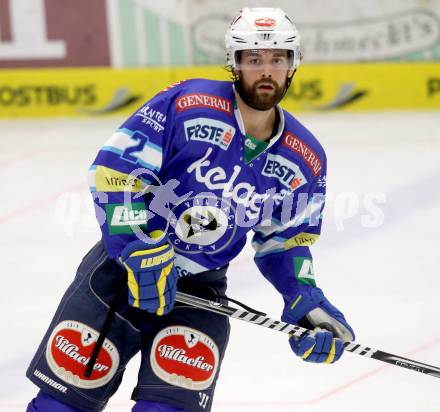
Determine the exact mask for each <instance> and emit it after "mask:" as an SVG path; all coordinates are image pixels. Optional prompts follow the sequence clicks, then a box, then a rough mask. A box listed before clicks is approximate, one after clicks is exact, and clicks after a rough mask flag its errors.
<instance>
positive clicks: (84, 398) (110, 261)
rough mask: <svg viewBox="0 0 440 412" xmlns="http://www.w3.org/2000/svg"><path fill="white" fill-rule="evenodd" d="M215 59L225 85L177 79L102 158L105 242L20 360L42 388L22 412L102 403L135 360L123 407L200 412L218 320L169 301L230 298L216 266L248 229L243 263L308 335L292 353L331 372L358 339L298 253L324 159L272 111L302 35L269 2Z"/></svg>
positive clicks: (301, 130)
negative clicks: (251, 255) (28, 358)
mask: <svg viewBox="0 0 440 412" xmlns="http://www.w3.org/2000/svg"><path fill="white" fill-rule="evenodd" d="M226 51H227V58H228V63H229V65H230V67H231V72H232V76H233V82H221V81H212V80H204V79H194V80H188V81H184V82H181V83H179V84H176V85H173V87H170V88H168V89H167V90H164V91H162V92H161V93H159V94H157V95H156V96H155V97H153V98H152V99H151V100H150V101H148V102H147V103H145V104H144V105H143V106H142V107H141V108H140V109H139V110H138V111H136V112H135V113H134V114H133V115H132V116H131V117H130V118H129V119H128V120H127V121H126V122H125V123H124V124H123V125H122V126H121V127H120V128H119V129H118V130H117V131H116V133H115V134H114V135H113V136H112V137H111V138H110V139H109V140H108V141H107V143H106V144H105V145H104V146H103V147H102V149H101V150H100V151H99V153H98V155H97V157H96V160H95V161H94V163H93V165H92V167H91V168H90V182H91V183H90V186H91V191H92V194H93V198H94V201H95V206H96V216H97V218H98V221H99V223H100V226H101V229H102V240H101V241H99V242H98V243H97V244H96V245H95V246H94V247H93V248H92V249H91V250H90V251H89V253H88V254H87V255H86V256H85V257H84V259H83V261H82V262H81V264H80V266H79V268H78V271H77V275H76V277H75V279H74V281H73V283H72V284H71V285H70V287H69V288H68V290H67V292H66V294H65V295H64V297H63V298H62V300H61V303H60V305H59V308H58V310H57V312H56V313H55V316H54V318H53V320H52V323H51V325H50V326H49V329H48V331H47V333H46V335H45V336H44V338H43V341H42V343H41V345H40V347H39V348H38V351H37V353H36V355H35V357H34V359H33V360H32V362H31V364H30V366H29V369H28V372H27V376H28V377H29V378H30V379H31V380H32V381H33V382H34V383H35V384H36V385H37V386H39V387H40V389H41V390H40V392H39V393H38V395H37V396H36V398H35V399H33V400H32V401H31V403H30V404H29V406H28V409H27V410H28V412H36V411H44V412H52V411H60V412H64V411H65V412H71V411H100V410H102V409H104V407H105V405H106V403H107V401H108V400H109V398H110V397H111V396H112V394H113V393H114V392H115V391H116V390H117V388H118V386H119V384H120V382H121V379H122V375H123V372H124V369H125V366H126V364H127V362H128V361H129V360H130V359H131V358H132V357H133V356H134V355H135V354H136V353H137V352H139V351H141V354H142V360H141V365H140V370H139V377H138V384H137V386H136V388H135V389H134V392H133V396H132V399H133V400H135V401H136V403H135V405H134V407H133V409H132V410H133V411H135V412H175V411H185V412H201V411H209V410H210V409H211V406H212V401H213V394H214V388H215V383H216V380H217V378H218V375H219V370H220V364H221V362H222V359H223V356H224V353H225V349H226V345H227V342H228V336H229V323H228V320H227V318H225V317H222V316H219V315H216V314H213V313H209V312H206V311H202V310H198V309H194V308H190V307H188V306H184V305H180V304H176V303H175V295H176V289H177V290H180V291H183V292H186V293H190V294H194V295H198V296H201V297H204V298H207V299H210V300H217V301H223V300H224V299H226V298H225V291H226V270H227V267H228V263H229V262H230V261H231V260H232V259H233V258H234V257H236V256H237V255H238V254H239V253H240V251H241V250H242V248H243V247H244V245H245V243H246V234H247V232H248V231H249V230H251V229H252V230H253V231H254V237H253V242H252V243H253V246H254V248H255V251H256V254H255V262H256V264H257V266H258V268H259V270H260V271H261V273H262V274H263V275H264V276H265V277H266V278H267V279H268V280H269V281H270V282H271V283H272V284H273V285H274V287H275V288H276V289H277V290H278V291H279V292H280V294H281V295H282V298H283V299H284V302H285V308H284V311H283V313H282V319H283V320H284V321H286V322H290V323H294V324H300V325H302V326H306V327H308V328H310V329H315V330H314V332H313V333H311V334H309V335H308V336H305V337H303V338H301V339H297V338H294V337H291V338H290V340H289V342H290V346H291V348H292V350H293V352H294V353H295V354H296V355H298V356H299V357H300V358H302V359H304V360H305V361H310V362H321V363H333V362H335V361H336V360H337V359H339V357H340V356H341V354H342V352H343V341H349V340H353V339H354V333H353V331H352V329H351V327H350V326H349V325H348V323H347V322H346V320H345V318H344V316H343V315H342V313H341V312H340V311H339V310H337V309H336V308H335V307H334V306H333V305H331V304H330V303H329V301H328V300H327V298H326V297H325V296H324V294H323V292H322V291H321V289H319V288H318V287H317V286H316V283H315V279H314V274H313V264H312V257H311V254H310V251H309V246H310V245H311V244H312V243H314V242H315V240H316V239H317V238H318V236H319V233H320V228H321V212H322V209H323V207H324V193H325V179H326V157H325V153H324V150H323V148H322V147H321V145H320V144H319V143H318V141H317V140H316V139H315V137H314V136H313V135H312V134H311V133H310V132H309V131H308V130H307V129H306V128H305V127H304V126H302V125H301V124H300V123H299V121H298V120H297V119H296V118H294V117H293V116H292V115H290V114H289V113H287V112H285V111H283V110H282V109H281V108H280V107H279V106H278V103H279V102H280V101H281V99H282V98H283V96H284V95H285V93H286V91H287V88H288V87H289V84H290V82H291V80H292V77H293V75H294V73H295V71H296V70H297V68H298V66H299V64H300V37H299V33H298V31H297V30H296V28H295V26H294V24H293V23H292V21H291V20H290V19H289V17H288V16H286V14H285V13H284V12H283V11H281V10H280V9H272V8H255V9H248V8H245V9H243V10H242V11H241V12H240V14H239V16H238V17H237V18H235V19H234V21H233V22H232V24H231V26H230V28H229V30H228V31H227V33H226ZM240 276H247V274H246V273H241V274H240ZM121 292H122V293H121ZM109 311H114V313H115V316H114V317H113V319H111V322H109V324H108V325H107V326H108V330H107V331H104V330H102V329H103V324H104V323H105V319H106V318H107V319H108V317H107V315H108V313H109ZM104 329H105V328H104ZM100 332H101V333H105V339H104V341H103V344H102V347H101V349H100V351H99V355H98V357H97V359H96V361H95V363H94V364H93V368H92V370H91V374H90V375H89V376H88V374H87V373H86V365H88V364H89V361H90V358H91V354H92V351H93V348H94V347H95V344H96V343H97V340H98V337H99V335H100ZM102 337H104V335H102ZM261 350H262V351H263V350H264V349H263V348H261Z"/></svg>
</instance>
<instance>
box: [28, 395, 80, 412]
mask: <svg viewBox="0 0 440 412" xmlns="http://www.w3.org/2000/svg"><path fill="white" fill-rule="evenodd" d="M26 412H80V411H79V410H78V409H76V408H73V407H72V406H69V405H66V404H65V403H62V402H60V401H58V400H56V399H55V398H52V396H50V395H48V394H47V393H44V392H43V391H40V392H38V394H37V396H36V397H35V398H34V399H32V400H31V401H30V403H29V404H28V407H27V409H26Z"/></svg>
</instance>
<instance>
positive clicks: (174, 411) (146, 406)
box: [131, 400, 185, 412]
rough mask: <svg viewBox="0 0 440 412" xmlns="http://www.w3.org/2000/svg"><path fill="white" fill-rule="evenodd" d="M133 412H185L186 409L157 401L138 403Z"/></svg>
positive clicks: (140, 401) (141, 401)
mask: <svg viewBox="0 0 440 412" xmlns="http://www.w3.org/2000/svg"><path fill="white" fill-rule="evenodd" d="M131 412H185V409H182V408H178V407H176V406H172V405H168V404H167V403H161V402H155V401H144V400H139V401H136V404H135V405H134V406H133V409H132V410H131Z"/></svg>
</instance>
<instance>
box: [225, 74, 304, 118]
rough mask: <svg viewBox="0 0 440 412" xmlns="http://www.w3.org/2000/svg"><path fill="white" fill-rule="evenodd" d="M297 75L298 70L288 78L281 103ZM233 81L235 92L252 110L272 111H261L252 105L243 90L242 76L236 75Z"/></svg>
mask: <svg viewBox="0 0 440 412" xmlns="http://www.w3.org/2000/svg"><path fill="white" fill-rule="evenodd" d="M295 73H296V69H295V70H294V71H293V73H292V75H291V76H287V78H286V86H285V87H284V93H283V95H282V96H281V99H280V101H281V100H282V99H283V98H284V96H285V95H286V93H287V90H288V89H289V87H290V85H291V83H292V79H293V76H294V75H295ZM233 81H234V86H235V90H236V91H237V93H238V94H239V96H240V97H241V100H243V102H245V103H246V104H247V105H248V106H249V107H252V109H254V110H258V111H261V112H265V111H266V110H270V109H260V108H258V107H255V106H253V105H252V103H251V102H250V101H249V99H248V98H247V96H246V93H245V92H244V89H243V86H242V83H241V81H240V76H238V75H236V74H234V79H233Z"/></svg>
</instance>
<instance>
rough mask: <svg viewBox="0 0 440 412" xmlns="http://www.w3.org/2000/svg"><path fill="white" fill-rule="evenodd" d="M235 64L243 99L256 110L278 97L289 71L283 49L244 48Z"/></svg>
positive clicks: (269, 107)
mask: <svg viewBox="0 0 440 412" xmlns="http://www.w3.org/2000/svg"><path fill="white" fill-rule="evenodd" d="M237 68H238V73H237V74H238V75H239V77H240V82H241V87H242V89H243V92H244V93H245V95H246V103H247V104H248V105H249V106H251V107H253V108H255V109H258V110H268V109H271V108H272V107H274V106H275V105H276V104H278V103H279V102H280V101H281V99H282V98H283V95H284V92H285V89H286V81H287V77H288V76H290V75H291V74H292V71H291V70H292V69H291V62H290V61H289V57H288V51H287V50H244V51H243V52H242V53H241V59H240V64H239V65H238V67H237Z"/></svg>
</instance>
